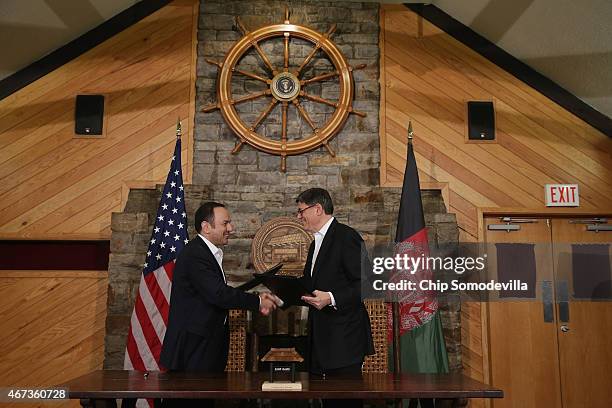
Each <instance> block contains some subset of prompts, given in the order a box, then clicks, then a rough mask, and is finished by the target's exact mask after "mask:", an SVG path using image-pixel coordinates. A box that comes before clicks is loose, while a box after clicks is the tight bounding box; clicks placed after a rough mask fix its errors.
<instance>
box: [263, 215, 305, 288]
mask: <svg viewBox="0 0 612 408" xmlns="http://www.w3.org/2000/svg"><path fill="white" fill-rule="evenodd" d="M312 240H313V236H312V235H311V234H310V233H309V232H307V231H306V230H305V229H304V227H303V226H302V223H301V222H300V221H299V220H297V219H296V218H293V217H277V218H273V219H271V220H270V221H268V222H267V223H265V224H264V225H263V226H262V227H261V228H259V230H257V233H255V237H254V238H253V243H252V245H251V256H252V258H253V265H254V266H255V270H256V271H257V272H264V271H265V270H267V269H269V268H271V267H272V266H274V265H276V264H277V263H283V265H284V266H283V269H282V270H281V272H279V275H289V276H296V277H299V276H302V274H303V272H304V265H305V264H306V258H307V256H308V247H309V246H310V243H311V242H312Z"/></svg>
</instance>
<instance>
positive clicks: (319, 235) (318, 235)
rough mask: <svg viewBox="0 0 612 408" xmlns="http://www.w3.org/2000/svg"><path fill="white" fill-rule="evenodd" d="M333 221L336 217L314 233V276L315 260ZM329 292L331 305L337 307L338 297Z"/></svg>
mask: <svg viewBox="0 0 612 408" xmlns="http://www.w3.org/2000/svg"><path fill="white" fill-rule="evenodd" d="M333 221H334V217H331V218H330V219H329V220H328V221H327V222H326V223H325V224H323V226H322V227H321V229H320V230H319V231H317V232H315V233H314V234H313V235H314V241H315V247H314V252H313V253H312V265H310V276H312V274H313V272H314V267H315V262H316V260H317V256H318V255H319V251H320V250H321V244H323V239H324V238H325V234H327V230H328V229H329V226H330V225H331V224H332V222H333ZM327 293H329V297H330V298H331V306H333V307H336V299H334V295H333V294H332V293H331V292H327Z"/></svg>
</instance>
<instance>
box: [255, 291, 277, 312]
mask: <svg viewBox="0 0 612 408" xmlns="http://www.w3.org/2000/svg"><path fill="white" fill-rule="evenodd" d="M274 309H276V302H275V301H274V295H272V294H271V293H261V294H260V295H259V312H260V313H261V314H262V315H264V316H268V315H269V314H270V312H272V311H273V310H274Z"/></svg>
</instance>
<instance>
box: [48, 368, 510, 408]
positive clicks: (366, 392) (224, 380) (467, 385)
mask: <svg viewBox="0 0 612 408" xmlns="http://www.w3.org/2000/svg"><path fill="white" fill-rule="evenodd" d="M297 377H298V379H299V380H301V381H302V384H303V389H302V391H262V390H261V384H262V383H263V381H266V380H268V374H267V373H261V372H259V373H224V374H199V373H159V372H151V373H149V374H148V375H147V376H146V377H145V375H143V373H141V372H137V371H122V370H98V371H94V372H92V373H89V374H86V375H84V376H81V377H79V378H76V379H74V380H72V381H69V382H68V383H65V384H62V385H60V387H65V388H68V395H69V398H71V399H80V400H81V405H82V406H83V407H91V406H100V405H106V406H114V405H115V399H119V398H210V399H225V398H232V399H256V398H269V399H311V398H326V399H335V398H347V399H348V398H350V399H396V398H453V399H457V398H502V397H503V392H502V391H501V390H499V389H496V388H493V387H491V386H488V385H486V384H483V383H481V382H478V381H475V380H472V379H470V378H468V377H466V376H464V375H461V374H439V375H434V374H420V375H417V374H400V375H395V374H363V375H361V376H344V377H334V378H321V377H315V376H309V375H308V374H307V373H299V374H298V376H297ZM98 400H106V403H104V404H100V403H99V402H101V401H99V402H98Z"/></svg>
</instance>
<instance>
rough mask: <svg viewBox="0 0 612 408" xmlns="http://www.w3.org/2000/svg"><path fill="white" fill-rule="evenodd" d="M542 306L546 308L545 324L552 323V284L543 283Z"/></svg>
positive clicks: (548, 282)
mask: <svg viewBox="0 0 612 408" xmlns="http://www.w3.org/2000/svg"><path fill="white" fill-rule="evenodd" d="M542 304H543V306H544V322H546V323H551V322H552V321H553V294H552V282H551V281H543V282H542Z"/></svg>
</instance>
